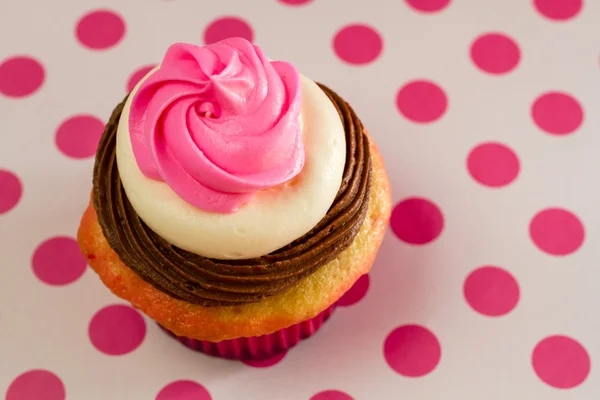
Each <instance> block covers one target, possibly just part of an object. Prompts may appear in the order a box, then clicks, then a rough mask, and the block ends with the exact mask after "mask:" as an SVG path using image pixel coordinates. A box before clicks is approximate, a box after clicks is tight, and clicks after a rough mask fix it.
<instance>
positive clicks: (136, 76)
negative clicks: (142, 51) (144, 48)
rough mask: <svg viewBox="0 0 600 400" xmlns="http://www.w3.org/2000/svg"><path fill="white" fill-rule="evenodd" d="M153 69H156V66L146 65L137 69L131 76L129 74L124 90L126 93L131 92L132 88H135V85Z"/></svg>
mask: <svg viewBox="0 0 600 400" xmlns="http://www.w3.org/2000/svg"><path fill="white" fill-rule="evenodd" d="M155 67H156V65H146V66H144V67H141V68H138V69H137V70H136V71H135V72H134V73H133V74H131V76H130V77H129V79H128V80H127V86H126V87H125V90H126V91H127V93H129V92H131V91H132V90H133V88H134V87H135V85H137V84H138V82H139V81H140V80H141V79H142V78H143V77H145V76H146V75H148V73H149V72H150V71H152V70H153V69H154V68H155Z"/></svg>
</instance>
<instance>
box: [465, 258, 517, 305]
mask: <svg viewBox="0 0 600 400" xmlns="http://www.w3.org/2000/svg"><path fill="white" fill-rule="evenodd" d="M463 291H464V295H465V299H466V300H467V303H469V305H470V306H471V307H473V309H474V310H475V311H477V312H478V313H481V314H483V315H487V316H489V317H498V316H501V315H505V314H508V313H509V312H510V311H512V309H513V308H515V306H516V305H517V303H518V302H519V296H520V292H519V284H518V283H517V281H516V279H515V278H514V277H513V276H512V275H511V274H510V273H509V272H508V271H505V270H503V269H502V268H498V267H492V266H487V267H480V268H478V269H476V270H475V271H473V272H471V274H470V275H469V276H468V277H467V279H466V280H465V284H464V287H463Z"/></svg>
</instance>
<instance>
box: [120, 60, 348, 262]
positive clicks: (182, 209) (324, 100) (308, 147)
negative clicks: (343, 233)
mask: <svg viewBox="0 0 600 400" xmlns="http://www.w3.org/2000/svg"><path fill="white" fill-rule="evenodd" d="M155 70H156V69H155ZM155 70H153V71H151V72H150V73H149V74H148V75H147V76H146V77H145V78H144V79H142V80H141V81H140V82H139V83H138V85H137V86H136V88H134V90H133V92H132V94H131V95H130V96H129V98H128V100H127V102H126V104H125V106H124V108H123V112H122V115H121V118H120V120H119V127H118V130H117V151H116V154H117V164H118V167H119V175H120V177H121V181H122V184H123V187H124V189H125V192H126V194H127V197H128V199H129V201H130V203H131V205H132V206H133V208H134V210H135V211H136V213H137V214H138V215H139V216H140V218H141V219H142V220H143V221H144V222H145V223H146V224H147V225H148V226H149V227H150V229H152V230H153V231H154V232H156V233H157V234H158V235H160V236H161V237H162V238H164V239H165V240H166V241H167V242H169V243H171V244H172V245H175V246H177V247H179V248H182V249H184V250H187V251H189V252H192V253H195V254H198V255H201V256H204V257H208V258H214V259H222V260H224V259H246V258H254V257H259V256H262V255H265V254H269V253H271V252H273V251H275V250H277V249H280V248H282V247H284V246H285V245H287V244H289V243H291V242H293V241H294V240H295V239H297V238H299V237H301V236H303V235H304V234H306V233H307V232H309V231H310V230H311V229H312V228H313V227H314V226H315V225H317V223H318V222H319V221H320V220H321V219H322V218H323V217H324V216H325V214H326V213H327V211H328V210H329V208H330V207H331V205H332V204H333V201H334V199H335V197H336V195H337V192H338V190H339V188H340V185H341V180H342V174H343V171H344V165H345V160H346V140H345V134H344V127H343V125H342V122H341V120H340V117H339V115H338V112H337V110H336V109H335V107H334V105H333V104H332V103H331V101H330V100H329V98H328V97H327V96H326V95H325V93H324V92H323V91H322V90H321V89H320V88H319V87H318V86H317V84H316V83H315V82H313V81H312V80H310V79H309V78H307V77H305V76H303V75H301V89H302V110H301V113H300V117H299V118H300V124H301V129H302V139H303V142H304V147H305V152H306V160H305V164H304V168H303V169H302V171H301V172H300V174H299V175H298V176H296V177H295V178H294V179H292V180H291V181H290V182H287V183H285V184H283V185H280V186H278V187H275V188H272V189H267V190H264V191H261V192H258V193H257V194H256V195H255V196H254V197H253V198H252V200H251V201H250V202H249V203H248V204H246V205H244V206H242V207H241V208H240V209H239V210H238V211H236V212H234V213H230V214H221V213H210V212H206V211H203V210H201V209H199V208H195V207H194V206H192V205H190V204H189V203H187V202H186V201H184V200H183V199H182V198H180V197H179V196H178V195H177V194H176V193H175V192H174V191H173V190H172V189H171V188H170V187H169V186H168V185H167V184H165V183H164V182H161V181H157V180H152V179H149V178H147V177H146V176H144V174H143V173H142V171H141V170H140V168H139V167H138V165H137V162H136V159H135V157H134V153H133V148H132V144H131V139H130V132H129V124H128V121H129V110H130V106H131V99H132V98H133V96H134V95H135V92H136V91H137V89H138V88H139V86H140V85H141V84H142V83H143V81H144V80H145V79H146V78H147V77H148V76H150V74H152V73H153V72H154V71H155Z"/></svg>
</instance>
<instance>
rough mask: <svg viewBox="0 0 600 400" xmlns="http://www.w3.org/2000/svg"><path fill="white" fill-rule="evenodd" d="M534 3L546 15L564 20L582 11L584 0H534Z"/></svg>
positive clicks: (557, 19)
mask: <svg viewBox="0 0 600 400" xmlns="http://www.w3.org/2000/svg"><path fill="white" fill-rule="evenodd" d="M533 3H534V4H535V8H536V9H537V11H538V12H539V13H540V14H542V15H543V16H544V17H546V18H550V19H553V20H556V21H564V20H567V19H570V18H573V17H574V16H575V15H577V14H578V13H579V12H580V11H581V7H582V5H583V0H534V2H533Z"/></svg>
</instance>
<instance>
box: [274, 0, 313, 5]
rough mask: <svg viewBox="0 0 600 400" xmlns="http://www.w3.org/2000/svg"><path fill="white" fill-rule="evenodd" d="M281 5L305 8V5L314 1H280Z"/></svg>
mask: <svg viewBox="0 0 600 400" xmlns="http://www.w3.org/2000/svg"><path fill="white" fill-rule="evenodd" d="M278 1H279V2H280V3H283V4H286V5H288V6H303V5H305V4H308V3H311V2H312V1H313V0H278Z"/></svg>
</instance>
